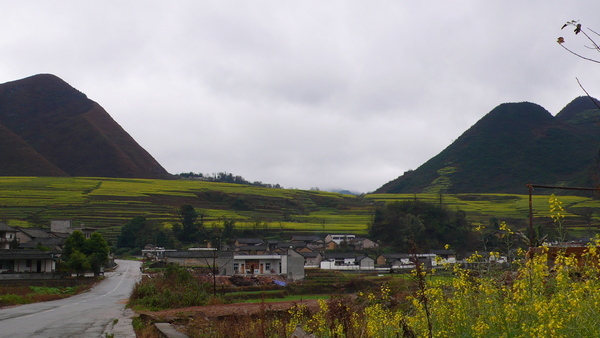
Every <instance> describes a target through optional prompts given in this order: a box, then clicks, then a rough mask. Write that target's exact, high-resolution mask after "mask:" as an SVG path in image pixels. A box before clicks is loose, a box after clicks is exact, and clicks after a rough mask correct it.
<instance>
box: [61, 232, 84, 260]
mask: <svg viewBox="0 0 600 338" xmlns="http://www.w3.org/2000/svg"><path fill="white" fill-rule="evenodd" d="M85 241H86V240H85V236H84V235H83V232H81V231H79V230H75V231H73V233H72V234H71V235H69V237H67V239H66V240H65V246H64V248H63V257H65V259H66V260H68V259H69V257H70V256H71V254H72V253H73V252H75V251H79V252H83V251H84V250H85Z"/></svg>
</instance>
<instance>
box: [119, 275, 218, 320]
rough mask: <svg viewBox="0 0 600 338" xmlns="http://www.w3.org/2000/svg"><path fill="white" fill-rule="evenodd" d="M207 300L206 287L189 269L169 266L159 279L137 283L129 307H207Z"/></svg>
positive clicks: (156, 308) (152, 308) (159, 308)
mask: <svg viewBox="0 0 600 338" xmlns="http://www.w3.org/2000/svg"><path fill="white" fill-rule="evenodd" d="M207 300H208V295H207V293H206V289H205V287H204V285H203V284H202V283H200V282H199V281H198V280H196V279H195V278H194V276H193V275H192V274H191V273H190V272H189V271H188V270H187V269H185V268H183V267H178V266H175V265H169V266H167V268H166V269H165V270H164V271H163V273H161V274H159V275H158V276H157V277H155V278H152V279H146V280H143V281H141V282H139V283H137V284H136V285H135V287H134V289H133V291H132V294H131V297H130V300H129V305H130V306H141V307H145V308H148V309H151V310H165V309H174V308H182V307H188V306H200V305H205V304H206V302H207Z"/></svg>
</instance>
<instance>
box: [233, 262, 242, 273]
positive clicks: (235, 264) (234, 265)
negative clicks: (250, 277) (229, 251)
mask: <svg viewBox="0 0 600 338" xmlns="http://www.w3.org/2000/svg"><path fill="white" fill-rule="evenodd" d="M239 271H240V263H233V272H235V273H237V272H239Z"/></svg>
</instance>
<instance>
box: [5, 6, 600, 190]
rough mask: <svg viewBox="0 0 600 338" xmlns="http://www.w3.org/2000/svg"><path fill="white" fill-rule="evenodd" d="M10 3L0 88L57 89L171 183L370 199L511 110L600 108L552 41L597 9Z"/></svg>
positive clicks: (596, 87)
mask: <svg viewBox="0 0 600 338" xmlns="http://www.w3.org/2000/svg"><path fill="white" fill-rule="evenodd" d="M0 4H1V5H2V6H1V8H2V20H0V83H4V82H9V81H13V80H17V79H21V78H25V77H28V76H31V75H34V74H39V73H50V74H54V75H56V76H58V77H60V78H62V79H63V80H65V81H66V82H68V83H69V84H70V85H72V86H73V87H75V88H77V89H78V90H80V91H82V92H84V93H85V94H87V96H88V97H89V98H90V99H92V100H94V101H96V102H98V103H99V104H100V105H101V106H102V107H104V109H106V111H107V112H108V113H109V114H110V115H111V116H112V117H113V119H115V120H116V121H117V122H118V123H119V124H120V125H121V126H122V127H123V128H124V129H125V130H126V131H127V132H128V133H129V134H131V135H132V136H133V138H135V139H136V140H137V142H138V143H140V145H141V146H142V147H144V148H145V149H146V150H147V151H148V152H150V154H152V155H153V156H154V157H155V158H156V159H157V160H158V161H159V162H160V163H161V164H162V165H163V167H165V169H167V171H169V172H170V173H180V172H189V171H193V172H201V173H217V172H222V171H226V172H231V173H233V174H235V175H240V176H243V177H244V178H246V179H247V180H250V181H262V182H265V183H272V184H275V183H279V184H281V185H283V186H284V187H286V188H300V189H309V188H311V187H318V188H320V189H321V190H328V189H337V188H339V189H349V190H353V191H358V192H369V191H373V190H375V189H377V188H379V187H380V186H381V185H383V184H384V183H386V182H388V181H390V180H393V179H395V178H396V177H398V176H400V175H402V173H403V172H404V171H406V170H409V169H416V168H417V167H419V166H420V165H421V164H423V163H424V162H425V161H427V160H428V159H430V158H431V157H433V156H435V155H436V154H438V153H439V152H440V151H442V150H443V149H444V148H446V147H447V146H448V145H450V144H451V143H452V142H453V140H455V139H456V138H458V137H459V136H460V135H461V134H462V133H463V132H464V131H466V130H467V129H468V128H469V127H471V126H472V125H473V124H474V123H476V122H477V121H478V120H479V119H480V118H482V117H483V116H484V115H485V114H487V113H488V112H489V111H490V110H492V109H493V108H494V107H496V106H497V105H499V104H501V103H503V102H521V101H530V102H534V103H537V104H539V105H541V106H543V107H544V108H546V109H547V110H548V111H550V112H551V113H552V114H556V113H558V111H560V109H561V108H563V107H564V106H565V105H566V104H567V103H569V102H570V101H571V100H572V99H574V98H575V97H577V96H580V95H583V94H584V93H583V92H582V90H581V89H580V88H579V86H578V84H577V82H576V80H575V77H578V78H579V79H580V81H581V82H582V83H583V85H584V86H585V88H586V89H587V90H588V91H589V92H590V93H591V94H592V95H594V94H595V96H597V97H600V81H599V80H598V79H600V65H596V64H593V63H590V62H586V61H583V60H580V59H578V58H576V57H575V56H572V55H570V54H569V53H567V52H566V51H564V50H563V49H562V48H561V47H560V46H559V45H558V44H557V43H556V39H557V38H558V37H559V36H564V37H565V39H566V46H569V47H572V48H575V49H578V50H581V49H582V46H583V45H584V43H585V41H584V40H583V36H581V35H578V36H575V35H574V34H573V32H572V29H571V28H569V29H568V30H567V29H565V30H563V31H561V30H560V28H561V26H562V25H563V23H565V22H566V21H568V20H573V19H575V20H580V22H581V23H582V24H583V26H584V27H585V26H589V27H590V28H593V29H595V30H596V31H600V21H599V19H600V14H599V13H600V1H598V0H587V1H577V0H575V1H564V0H560V1H559V0H531V1H522V0H502V1H492V0H489V1H481V0H465V1H448V0H443V1H400V0H396V1H349V0H343V1H322V0H321V1H293V2H292V1H248V0H244V1H197V0H193V1H148V0H144V1H142V0H139V1H127V0H119V1H94V2H91V1H80V0H77V1H47V0H44V1H12V0H11V1H4V0H0ZM583 52H586V51H583ZM591 55H593V54H591ZM597 55H598V54H597ZM599 56H600V55H599Z"/></svg>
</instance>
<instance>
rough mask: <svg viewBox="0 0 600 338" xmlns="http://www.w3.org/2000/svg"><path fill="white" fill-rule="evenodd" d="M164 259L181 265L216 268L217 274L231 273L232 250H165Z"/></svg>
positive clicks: (227, 274)
mask: <svg viewBox="0 0 600 338" xmlns="http://www.w3.org/2000/svg"><path fill="white" fill-rule="evenodd" d="M164 261H165V262H166V263H174V264H178V265H181V266H189V267H209V268H215V269H218V274H219V275H226V276H230V275H232V274H233V252H232V251H219V250H181V251H165V252H164Z"/></svg>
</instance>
